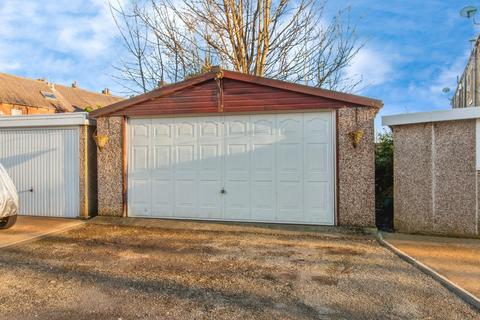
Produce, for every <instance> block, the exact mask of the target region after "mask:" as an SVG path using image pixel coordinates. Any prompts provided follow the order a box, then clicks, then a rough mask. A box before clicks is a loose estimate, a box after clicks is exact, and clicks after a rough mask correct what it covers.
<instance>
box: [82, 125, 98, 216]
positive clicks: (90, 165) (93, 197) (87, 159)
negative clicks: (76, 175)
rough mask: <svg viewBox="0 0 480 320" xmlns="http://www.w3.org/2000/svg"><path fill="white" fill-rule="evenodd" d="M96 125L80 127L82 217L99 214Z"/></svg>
mask: <svg viewBox="0 0 480 320" xmlns="http://www.w3.org/2000/svg"><path fill="white" fill-rule="evenodd" d="M94 131H95V126H81V127H80V134H79V139H80V159H79V162H80V217H82V218H87V217H89V216H94V215H96V214H97V147H96V144H95V141H94V140H93V133H94Z"/></svg>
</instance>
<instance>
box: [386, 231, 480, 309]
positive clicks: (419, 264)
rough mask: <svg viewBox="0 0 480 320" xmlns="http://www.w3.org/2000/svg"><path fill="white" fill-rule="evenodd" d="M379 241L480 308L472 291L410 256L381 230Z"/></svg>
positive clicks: (467, 301)
mask: <svg viewBox="0 0 480 320" xmlns="http://www.w3.org/2000/svg"><path fill="white" fill-rule="evenodd" d="M377 241H378V242H379V243H380V245H382V246H384V247H385V248H387V249H389V250H390V251H392V252H393V253H394V254H396V255H397V256H398V257H400V258H401V259H402V260H404V261H406V262H408V263H410V264H411V265H413V266H415V267H416V268H418V269H419V270H420V271H422V272H423V273H425V274H427V275H429V276H430V277H432V278H433V279H435V280H436V281H438V282H439V283H440V284H441V285H443V286H444V287H445V288H447V289H448V290H450V291H451V292H453V293H454V294H456V295H457V296H458V297H460V298H461V299H462V300H463V301H465V302H466V303H468V304H470V305H471V306H472V307H474V308H476V309H477V310H480V299H479V298H477V297H476V296H474V295H473V294H471V293H470V292H468V291H466V290H465V289H463V288H462V287H459V286H458V285H456V284H455V283H453V282H452V281H450V280H448V279H447V278H446V277H444V276H442V275H441V274H439V273H438V272H436V271H435V270H433V269H432V268H430V267H429V266H427V265H425V264H423V263H422V262H420V261H418V260H417V259H415V258H413V257H411V256H409V255H408V254H406V253H405V252H403V251H402V250H400V249H398V248H396V247H395V246H393V245H392V244H390V243H389V242H387V241H386V240H384V238H383V235H382V233H381V232H378V233H377Z"/></svg>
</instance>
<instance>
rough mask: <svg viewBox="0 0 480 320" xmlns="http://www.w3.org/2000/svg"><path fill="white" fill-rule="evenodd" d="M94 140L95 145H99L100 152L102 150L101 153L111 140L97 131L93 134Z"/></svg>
mask: <svg viewBox="0 0 480 320" xmlns="http://www.w3.org/2000/svg"><path fill="white" fill-rule="evenodd" d="M93 139H94V140H95V143H96V144H97V147H98V150H100V152H101V151H102V150H103V148H104V147H105V145H106V144H107V142H108V139H109V138H108V136H107V135H105V134H97V131H95V133H94V134H93Z"/></svg>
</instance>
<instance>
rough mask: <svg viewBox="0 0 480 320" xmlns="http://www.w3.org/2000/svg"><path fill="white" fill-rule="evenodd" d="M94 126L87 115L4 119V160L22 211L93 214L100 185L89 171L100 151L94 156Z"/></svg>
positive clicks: (0, 133)
mask: <svg viewBox="0 0 480 320" xmlns="http://www.w3.org/2000/svg"><path fill="white" fill-rule="evenodd" d="M92 124H93V123H92V122H90V121H89V120H88V119H87V114H85V113H79V114H53V115H33V116H11V117H4V118H0V163H2V164H3V166H4V167H5V169H6V170H7V172H8V174H9V175H10V176H11V178H12V180H13V181H14V183H15V186H16V188H17V190H18V194H19V198H20V215H28V216H50V217H66V218H75V217H80V216H88V214H89V213H93V212H92V211H94V206H95V203H94V196H93V195H92V194H93V193H94V192H95V191H96V188H95V184H94V185H93V186H92V187H90V186H89V182H93V180H89V178H91V177H92V175H91V174H89V172H88V170H89V169H88V165H89V162H90V166H91V171H94V168H95V167H94V162H95V158H94V154H92V155H91V156H90V159H89V156H88V144H89V143H90V144H92V143H91V142H89V139H91V137H89V136H88V131H89V127H91V125H92ZM91 129H93V127H92V128H91ZM91 129H90V130H91ZM90 153H94V147H93V146H90ZM93 174H94V173H93ZM89 192H90V193H89ZM89 202H90V203H89ZM89 211H90V212H89Z"/></svg>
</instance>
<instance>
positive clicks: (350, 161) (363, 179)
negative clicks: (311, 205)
mask: <svg viewBox="0 0 480 320" xmlns="http://www.w3.org/2000/svg"><path fill="white" fill-rule="evenodd" d="M377 111H378V110H377V109H374V108H341V109H339V110H338V111H337V130H338V132H337V139H338V145H337V148H338V150H337V157H338V159H337V163H338V168H337V170H338V181H337V190H338V203H337V212H338V214H337V221H338V224H339V225H351V226H362V227H365V226H375V144H374V123H373V120H374V118H375V114H376V112H377ZM356 130H363V132H364V135H363V138H362V140H361V141H360V144H359V145H358V146H357V147H356V148H355V147H354V146H353V144H352V140H351V138H350V137H349V133H350V132H352V131H356Z"/></svg>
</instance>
